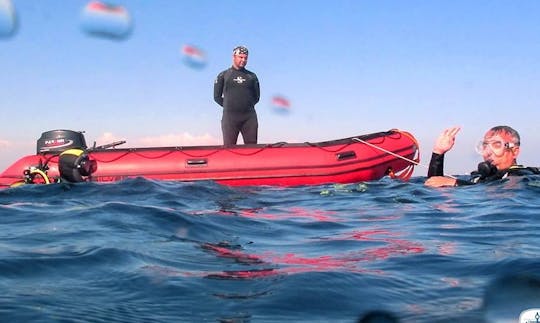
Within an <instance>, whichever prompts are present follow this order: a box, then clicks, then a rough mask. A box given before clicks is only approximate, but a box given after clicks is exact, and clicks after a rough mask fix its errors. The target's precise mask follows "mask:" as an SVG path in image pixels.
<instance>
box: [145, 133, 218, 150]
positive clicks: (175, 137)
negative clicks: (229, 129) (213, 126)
mask: <svg viewBox="0 0 540 323" xmlns="http://www.w3.org/2000/svg"><path fill="white" fill-rule="evenodd" d="M137 142H138V143H139V144H140V145H141V146H147V147H153V146H156V147H157V146H197V145H201V146H204V145H219V144H220V143H221V142H220V140H219V139H217V138H214V137H212V136H211V135H209V134H204V135H200V136H195V135H192V134H190V133H187V132H184V133H181V134H167V135H161V136H156V137H144V138H140V139H138V140H137Z"/></svg>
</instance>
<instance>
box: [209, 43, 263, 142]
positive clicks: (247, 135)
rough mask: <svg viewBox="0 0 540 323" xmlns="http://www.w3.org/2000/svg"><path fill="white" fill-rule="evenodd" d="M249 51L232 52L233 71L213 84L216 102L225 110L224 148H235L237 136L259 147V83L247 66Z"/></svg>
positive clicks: (223, 122) (223, 73)
mask: <svg viewBox="0 0 540 323" xmlns="http://www.w3.org/2000/svg"><path fill="white" fill-rule="evenodd" d="M247 60H248V49H247V48H246V47H244V46H238V47H236V48H235V49H234V50H233V57H232V62H233V63H232V67H230V68H228V69H226V70H225V71H223V72H221V73H219V75H218V76H217V78H216V81H215V82H214V101H216V102H217V104H219V105H220V106H222V107H223V116H222V118H221V130H222V132H223V144H224V145H225V146H232V145H236V142H237V140H238V134H239V133H241V134H242V138H243V139H244V144H256V143H257V131H258V127H259V123H258V121H257V112H256V111H255V104H256V103H257V102H259V98H260V88H259V80H258V79H257V75H255V73H253V72H250V71H248V70H247V69H246V68H245V66H246V64H247Z"/></svg>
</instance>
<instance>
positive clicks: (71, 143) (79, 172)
mask: <svg viewBox="0 0 540 323" xmlns="http://www.w3.org/2000/svg"><path fill="white" fill-rule="evenodd" d="M37 153H38V154H49V153H50V154H53V156H58V155H59V157H58V171H59V172H60V178H61V179H62V180H63V181H67V182H72V183H78V182H84V181H85V177H87V176H90V175H92V173H93V172H95V171H96V170H97V163H96V161H95V160H92V159H90V157H89V156H88V153H87V146H86V140H85V139H84V135H83V133H82V132H80V131H72V130H51V131H47V132H44V133H42V134H41V138H39V139H38V141H37Z"/></svg>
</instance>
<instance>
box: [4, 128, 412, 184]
mask: <svg viewBox="0 0 540 323" xmlns="http://www.w3.org/2000/svg"><path fill="white" fill-rule="evenodd" d="M123 143H125V142H115V143H111V144H108V145H103V146H99V147H95V145H94V147H90V148H89V147H87V146H86V142H85V138H84V135H83V134H82V133H81V132H77V131H71V130H52V131H48V132H44V133H43V134H42V136H41V138H40V139H39V140H38V141H37V153H36V154H35V155H29V156H26V157H22V158H21V159H19V160H18V161H16V162H15V163H13V164H12V165H11V166H9V167H8V168H7V169H6V170H5V171H4V172H3V173H1V174H0V188H8V187H13V186H17V185H21V184H38V183H44V184H47V183H54V182H59V181H67V182H82V181H92V182H113V181H119V180H123V179H125V178H130V177H144V178H148V179H154V180H172V181H205V180H212V181H215V182H217V183H221V184H225V185H235V186H237V185H279V186H295V185H317V184H325V183H355V182H361V181H370V180H377V179H380V178H382V177H384V176H391V177H398V178H401V179H403V180H407V179H409V178H410V176H411V175H412V171H413V168H414V166H415V165H416V164H418V162H419V147H418V143H417V141H416V139H415V138H414V137H413V136H412V135H411V134H410V133H408V132H405V131H400V130H390V131H386V132H378V133H372V134H366V135H360V136H356V137H350V138H344V139H337V140H330V141H324V142H314V143H310V142H306V143H285V142H280V143H274V144H257V145H237V146H232V147H223V146H188V147H180V146H179V147H153V148H118V147H117V146H119V145H120V144H123Z"/></svg>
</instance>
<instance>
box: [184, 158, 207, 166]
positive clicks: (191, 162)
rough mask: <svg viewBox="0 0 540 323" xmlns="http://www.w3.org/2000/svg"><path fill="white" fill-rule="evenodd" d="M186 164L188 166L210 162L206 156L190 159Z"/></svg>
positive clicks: (204, 164) (203, 164)
mask: <svg viewBox="0 0 540 323" xmlns="http://www.w3.org/2000/svg"><path fill="white" fill-rule="evenodd" d="M186 164H187V166H206V164H208V160H207V159H206V158H201V159H188V160H187V161H186Z"/></svg>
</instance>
